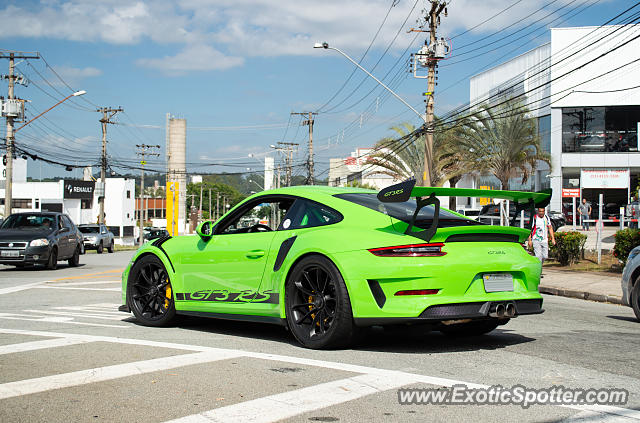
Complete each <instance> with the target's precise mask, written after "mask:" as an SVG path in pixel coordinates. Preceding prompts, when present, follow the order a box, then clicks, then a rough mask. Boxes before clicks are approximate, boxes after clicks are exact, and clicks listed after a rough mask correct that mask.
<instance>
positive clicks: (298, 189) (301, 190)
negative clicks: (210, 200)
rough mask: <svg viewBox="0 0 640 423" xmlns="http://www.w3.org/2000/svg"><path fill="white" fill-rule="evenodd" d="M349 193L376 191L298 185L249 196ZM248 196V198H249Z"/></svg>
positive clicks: (303, 195)
mask: <svg viewBox="0 0 640 423" xmlns="http://www.w3.org/2000/svg"><path fill="white" fill-rule="evenodd" d="M348 193H349V194H350V193H354V194H355V193H367V194H377V193H378V191H376V190H372V189H365V188H354V187H329V186H326V185H298V186H293V187H284V188H276V189H272V190H269V191H262V192H258V193H256V194H254V195H252V196H251V197H257V196H261V195H277V194H282V195H287V194H288V195H297V196H301V197H312V196H314V195H334V194H348ZM251 197H250V198H251Z"/></svg>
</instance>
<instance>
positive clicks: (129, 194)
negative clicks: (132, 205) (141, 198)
mask: <svg viewBox="0 0 640 423" xmlns="http://www.w3.org/2000/svg"><path fill="white" fill-rule="evenodd" d="M127 198H131V190H127Z"/></svg>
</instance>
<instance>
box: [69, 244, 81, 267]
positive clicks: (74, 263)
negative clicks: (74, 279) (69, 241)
mask: <svg viewBox="0 0 640 423" xmlns="http://www.w3.org/2000/svg"><path fill="white" fill-rule="evenodd" d="M67 263H69V267H78V265H79V264H80V246H76V250H75V251H74V252H73V255H72V256H71V258H70V259H69V260H67Z"/></svg>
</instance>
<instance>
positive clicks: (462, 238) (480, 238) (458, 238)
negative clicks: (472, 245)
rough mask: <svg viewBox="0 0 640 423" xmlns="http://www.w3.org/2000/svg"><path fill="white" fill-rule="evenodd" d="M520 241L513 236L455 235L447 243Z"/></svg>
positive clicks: (516, 236)
mask: <svg viewBox="0 0 640 423" xmlns="http://www.w3.org/2000/svg"><path fill="white" fill-rule="evenodd" d="M519 239H520V238H519V237H518V235H513V234H487V233H485V234H482V233H480V234H454V235H450V236H449V237H448V238H447V240H446V241H445V242H519Z"/></svg>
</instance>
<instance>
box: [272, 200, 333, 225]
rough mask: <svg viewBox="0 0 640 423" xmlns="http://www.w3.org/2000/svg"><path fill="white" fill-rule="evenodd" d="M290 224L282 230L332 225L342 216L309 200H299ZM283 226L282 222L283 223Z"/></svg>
mask: <svg viewBox="0 0 640 423" xmlns="http://www.w3.org/2000/svg"><path fill="white" fill-rule="evenodd" d="M291 220H292V221H291V224H290V225H289V227H288V228H284V229H305V228H313V227H316V226H324V225H332V224H334V223H338V222H340V221H341V220H342V215H341V214H340V213H339V212H338V211H337V210H334V209H332V208H331V207H327V206H325V205H323V204H320V203H316V202H314V201H309V200H301V201H300V206H299V207H298V208H297V210H296V213H295V214H294V216H292V217H291ZM283 226H284V222H283Z"/></svg>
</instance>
